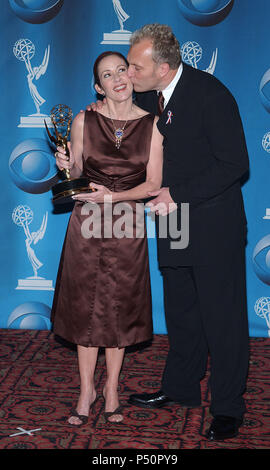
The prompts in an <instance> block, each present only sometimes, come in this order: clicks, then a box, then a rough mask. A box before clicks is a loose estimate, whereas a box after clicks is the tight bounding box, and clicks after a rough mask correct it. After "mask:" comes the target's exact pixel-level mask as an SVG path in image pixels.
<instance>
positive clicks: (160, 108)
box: [158, 91, 164, 116]
mask: <svg viewBox="0 0 270 470" xmlns="http://www.w3.org/2000/svg"><path fill="white" fill-rule="evenodd" d="M163 110H164V96H163V94H162V91H159V92H158V116H160V115H161V113H162V112H163Z"/></svg>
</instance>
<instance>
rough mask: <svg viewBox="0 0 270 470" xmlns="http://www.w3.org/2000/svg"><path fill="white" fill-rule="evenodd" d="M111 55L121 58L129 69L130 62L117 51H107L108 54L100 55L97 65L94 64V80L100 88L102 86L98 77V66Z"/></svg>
mask: <svg viewBox="0 0 270 470" xmlns="http://www.w3.org/2000/svg"><path fill="white" fill-rule="evenodd" d="M110 55H117V56H118V57H120V59H122V60H123V61H124V62H125V63H126V65H127V67H128V61H127V59H126V58H125V56H123V54H121V52H115V51H106V52H102V54H100V55H99V56H98V57H97V59H96V61H95V63H94V67H93V73H94V79H95V84H97V85H98V86H101V85H100V80H99V76H98V66H99V64H100V62H101V61H102V59H104V58H105V57H109V56H110Z"/></svg>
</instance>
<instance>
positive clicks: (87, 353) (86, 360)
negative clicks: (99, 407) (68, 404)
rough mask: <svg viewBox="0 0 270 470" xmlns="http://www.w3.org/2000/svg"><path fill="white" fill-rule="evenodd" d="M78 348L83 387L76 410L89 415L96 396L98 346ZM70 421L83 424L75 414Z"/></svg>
mask: <svg viewBox="0 0 270 470" xmlns="http://www.w3.org/2000/svg"><path fill="white" fill-rule="evenodd" d="M77 349H78V362H79V372H80V380H81V389H80V397H79V400H78V404H77V407H76V410H77V412H78V414H82V415H88V414H89V408H90V406H91V404H92V403H93V401H94V400H95V398H96V390H95V384H94V374H95V368H96V363H97V356H98V348H92V347H90V348H86V347H84V346H77ZM68 422H69V423H70V424H74V425H79V424H81V420H80V419H79V418H77V417H75V416H71V417H70V418H69V420H68Z"/></svg>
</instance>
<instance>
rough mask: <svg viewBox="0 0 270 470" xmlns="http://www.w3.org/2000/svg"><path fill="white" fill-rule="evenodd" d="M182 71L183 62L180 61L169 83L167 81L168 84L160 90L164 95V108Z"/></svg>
mask: <svg viewBox="0 0 270 470" xmlns="http://www.w3.org/2000/svg"><path fill="white" fill-rule="evenodd" d="M182 72H183V64H182V63H181V64H180V66H179V68H178V70H177V73H176V75H175V77H174V78H173V80H172V81H171V83H169V85H168V86H167V87H166V88H165V89H164V90H162V94H163V96H164V109H165V108H166V106H167V104H168V102H169V100H170V97H171V96H172V94H173V92H174V89H175V87H176V85H177V82H178V80H179V79H180V77H181V75H182Z"/></svg>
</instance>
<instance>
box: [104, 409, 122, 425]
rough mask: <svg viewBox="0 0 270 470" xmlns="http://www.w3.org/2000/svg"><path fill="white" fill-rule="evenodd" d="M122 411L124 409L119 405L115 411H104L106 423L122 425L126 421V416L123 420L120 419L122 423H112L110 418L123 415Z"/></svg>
mask: <svg viewBox="0 0 270 470" xmlns="http://www.w3.org/2000/svg"><path fill="white" fill-rule="evenodd" d="M122 411H123V407H122V406H121V405H119V406H118V407H117V408H116V410H114V411H104V417H105V421H106V423H110V424H121V423H122V422H123V420H124V416H123V418H122V419H120V421H112V420H110V419H109V418H111V417H112V416H115V415H122Z"/></svg>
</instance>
